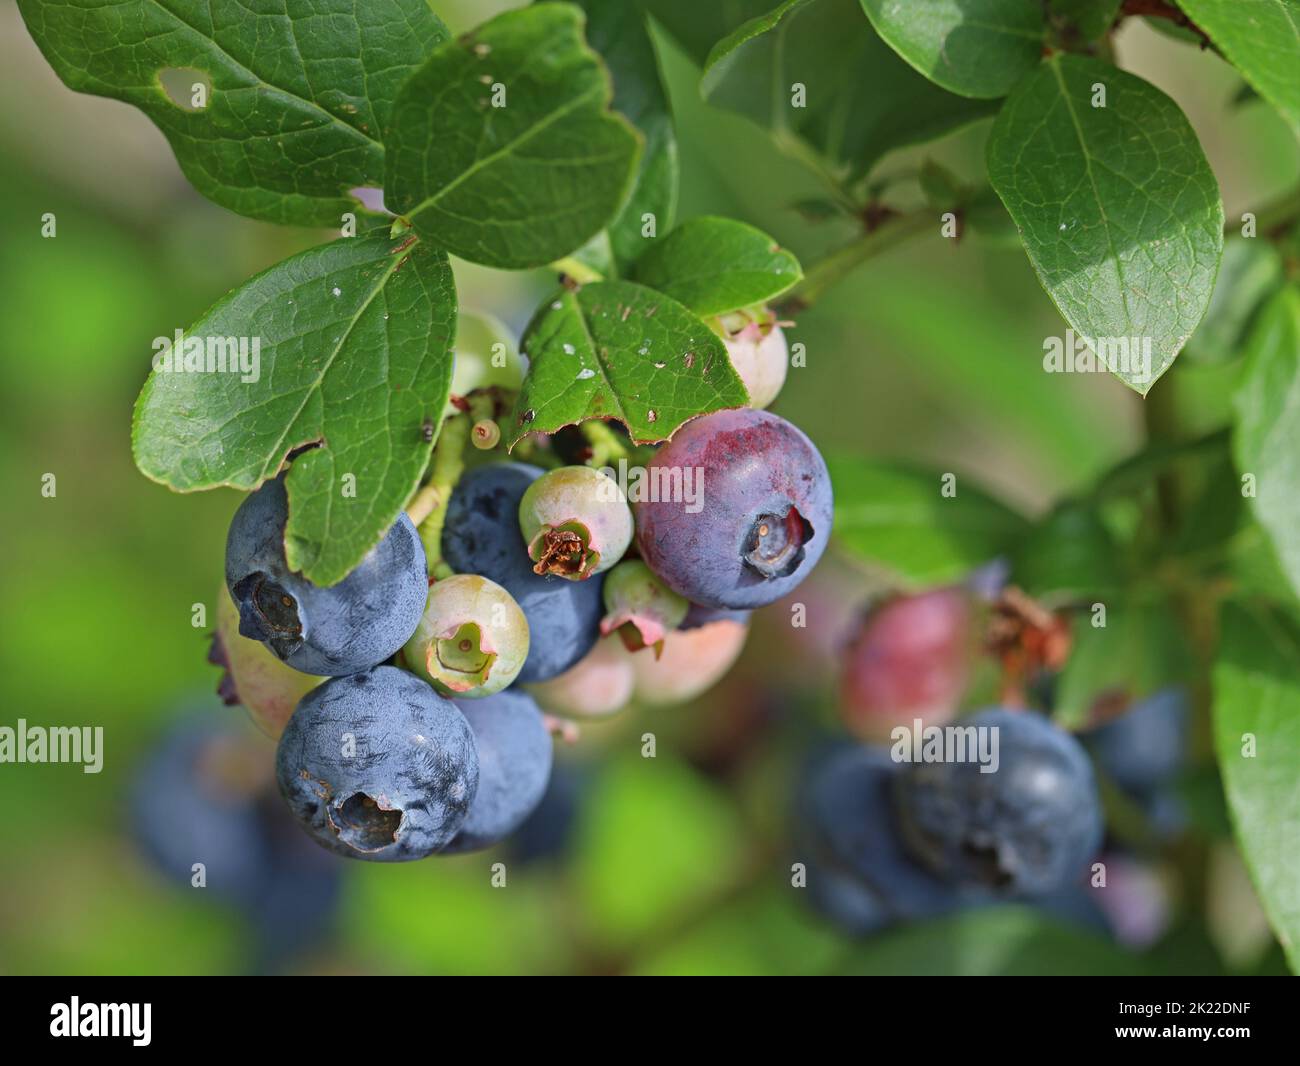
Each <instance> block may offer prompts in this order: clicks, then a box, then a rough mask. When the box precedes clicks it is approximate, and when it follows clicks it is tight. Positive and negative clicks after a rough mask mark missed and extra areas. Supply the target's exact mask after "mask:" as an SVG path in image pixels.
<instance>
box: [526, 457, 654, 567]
mask: <svg viewBox="0 0 1300 1066" xmlns="http://www.w3.org/2000/svg"><path fill="white" fill-rule="evenodd" d="M519 529H520V532H521V533H522V534H523V538H524V541H525V542H526V543H527V545H528V556H529V558H530V559H532V561H533V569H534V570H535V571H536V572H537V573H539V574H555V575H556V576H558V577H563V578H568V579H569V580H571V581H582V580H584V579H586V578H589V577H591V576H592V575H593V574H599V573H603V572H604V571H606V570H608V569H609V568H610V567H612V566H613V565H614V564H615V563H616V562H618V561H619V560H620V559H621V558H623V553H624V552H626V551H627V549H628V545H630V544H631V543H632V529H633V526H632V510H631V508H629V507H628V505H627V500H626V499H625V498H624V496H623V491H622V489H620V488H619V485H618V482H616V481H615V480H614V479H613V478H611V477H609V476H608V475H606V474H603V473H601V472H600V471H599V470H595V469H593V468H592V467H589V466H561V467H558V468H556V469H555V470H548V471H547V472H546V473H545V474H543V475H542V476H541V477H539V478H538V479H537V480H536V481H534V482H533V483H532V484H531V485H529V486H528V488H527V489H525V490H524V495H523V498H522V499H521V500H520V501H519Z"/></svg>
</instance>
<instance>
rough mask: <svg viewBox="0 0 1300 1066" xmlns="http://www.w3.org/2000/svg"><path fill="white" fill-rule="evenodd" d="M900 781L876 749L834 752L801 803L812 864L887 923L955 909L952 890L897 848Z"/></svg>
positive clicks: (886, 757)
mask: <svg viewBox="0 0 1300 1066" xmlns="http://www.w3.org/2000/svg"><path fill="white" fill-rule="evenodd" d="M899 773H900V767H899V765H898V764H897V763H895V762H893V761H892V760H891V759H890V758H889V755H888V753H887V752H885V751H883V750H881V749H879V748H871V747H866V746H857V745H851V746H845V747H841V748H838V749H837V750H835V751H833V752H832V753H830V754H829V755H828V756H826V757H825V758H824V759H822V760H821V761H820V762H819V764H818V765H816V766H814V768H813V770H812V772H811V774H810V776H809V780H808V782H807V783H806V784H805V786H804V789H803V794H802V797H801V801H800V813H801V816H802V817H801V821H802V824H803V828H804V831H805V833H806V834H807V836H808V842H809V845H810V847H811V849H812V851H813V854H812V858H813V860H814V861H816V862H817V865H818V866H820V867H821V868H822V869H823V870H825V869H828V868H829V869H832V870H833V869H838V870H839V871H841V873H842V874H843V875H845V876H849V877H852V878H854V879H856V880H857V881H858V882H859V883H860V884H861V885H862V886H864V887H865V888H866V889H867V890H869V891H870V892H871V893H873V894H874V895H875V897H876V899H877V900H878V903H879V908H880V910H881V911H882V912H883V913H884V915H886V916H887V918H888V920H890V921H897V920H908V919H917V918H926V917H932V916H935V915H939V914H943V913H945V912H946V911H949V910H951V909H953V908H954V907H956V906H957V905H958V903H959V902H960V894H959V892H958V890H957V889H956V888H955V887H954V886H952V885H950V884H947V883H945V882H944V881H942V880H941V879H940V878H938V877H936V876H935V875H934V874H933V873H931V872H930V871H929V870H927V869H925V868H924V867H923V866H922V865H921V864H920V863H918V862H917V861H916V860H915V859H913V858H912V857H911V856H910V855H909V854H908V853H907V851H906V849H905V848H904V845H903V841H902V839H901V837H900V835H899V832H898V825H897V818H896V813H895V809H894V804H893V785H894V782H895V779H896V778H897V777H898V775H899ZM811 883H812V882H811V874H810V877H809V885H810V886H811Z"/></svg>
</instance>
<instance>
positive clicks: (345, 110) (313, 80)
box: [19, 0, 447, 226]
mask: <svg viewBox="0 0 1300 1066" xmlns="http://www.w3.org/2000/svg"><path fill="white" fill-rule="evenodd" d="M19 8H20V10H21V11H22V15H23V19H24V20H25V21H26V23H27V28H28V30H29V31H30V32H31V35H32V37H33V38H34V39H35V40H36V43H37V45H38V46H39V47H40V49H41V51H42V52H43V53H44V55H45V58H46V59H47V60H48V61H49V63H50V65H51V66H52V67H53V68H54V69H55V71H56V72H57V73H58V75H59V77H61V78H62V79H63V81H64V82H65V83H66V84H67V85H68V86H69V87H70V88H73V89H76V90H78V91H79V92H88V93H94V94H95V95H97V96H108V97H112V98H113V99H115V100H123V101H125V102H126V103H128V104H133V105H134V106H136V107H138V108H139V109H140V110H141V111H143V112H144V113H145V114H146V115H148V116H149V118H150V119H151V120H152V121H153V122H154V124H155V125H156V126H157V127H158V128H159V129H160V130H162V132H163V135H164V136H165V137H166V138H167V141H168V143H170V144H171V146H172V151H174V152H175V153H176V160H177V162H178V163H179V164H180V166H181V170H182V171H184V173H185V176H186V178H188V179H189V181H190V182H191V184H193V186H194V187H195V188H196V189H198V191H199V192H201V193H202V194H203V195H204V196H206V197H208V198H209V199H210V200H214V201H215V202H216V203H219V204H221V205H222V206H223V207H228V208H230V210H232V211H237V212H239V213H240V214H241V215H249V216H251V217H252V218H260V219H265V220H267V221H269V222H281V223H290V224H294V225H300V226H339V225H340V224H341V216H342V215H343V214H344V213H345V212H349V211H350V212H356V213H357V214H360V213H361V211H362V210H363V208H362V207H361V205H360V204H359V203H358V201H357V200H356V199H355V198H354V197H353V196H352V195H350V193H349V190H351V189H356V188H365V187H373V186H378V185H381V184H382V183H383V180H384V149H383V144H382V143H381V135H382V132H383V128H384V125H385V124H386V123H387V121H388V116H389V111H390V108H391V107H392V103H393V99H394V97H396V95H397V91H398V89H399V88H400V87H401V85H402V83H403V81H405V80H406V77H407V75H408V74H409V73H410V72H411V71H412V70H414V69H415V68H416V66H417V65H418V64H419V63H420V62H421V61H422V60H423V59H424V57H425V56H426V55H427V54H428V52H429V50H430V49H431V48H432V47H433V46H434V45H436V44H437V43H438V42H439V41H442V40H445V39H446V37H447V31H446V28H445V27H444V26H443V25H442V23H441V22H440V21H439V20H438V19H437V17H436V16H434V15H433V14H432V13H431V12H430V11H429V8H428V6H427V5H426V4H425V2H424V0H367V3H365V4H361V5H358V4H356V3H355V0H312V2H310V3H309V2H306V0H263V2H261V3H259V4H257V5H255V6H254V7H249V6H246V5H233V4H212V3H209V2H207V0H166V2H164V0H82V2H80V3H75V4H70V3H61V2H55V0H21V3H20V4H19ZM195 83H198V84H203V85H205V86H207V89H206V97H207V99H206V102H205V105H204V106H203V107H200V108H195V107H193V106H192V101H193V99H194V98H193V97H192V96H191V86H192V84H195ZM168 89H171V90H172V92H177V93H181V94H183V95H182V96H181V97H180V99H179V101H175V102H174V100H173V98H172V96H170V95H169V92H168Z"/></svg>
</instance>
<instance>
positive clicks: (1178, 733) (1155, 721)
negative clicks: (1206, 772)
mask: <svg viewBox="0 0 1300 1066" xmlns="http://www.w3.org/2000/svg"><path fill="white" fill-rule="evenodd" d="M1189 719H1190V708H1189V707H1188V703H1187V690H1186V689H1184V688H1181V687H1177V686H1171V687H1169V688H1164V689H1161V690H1160V691H1159V692H1157V693H1156V694H1155V695H1153V696H1150V697H1148V698H1147V699H1145V700H1142V701H1141V702H1140V703H1136V704H1134V705H1133V706H1132V707H1129V708H1128V709H1127V710H1125V711H1124V712H1123V713H1122V714H1120V715H1119V716H1118V717H1116V718H1113V719H1111V720H1110V721H1108V722H1105V723H1104V724H1102V725H1100V726H1098V727H1097V728H1096V729H1093V730H1091V731H1089V732H1088V733H1087V734H1085V735H1084V742H1085V743H1086V744H1087V746H1088V749H1089V750H1090V751H1091V752H1092V754H1093V757H1094V758H1095V759H1096V760H1097V764H1098V765H1099V766H1100V767H1101V769H1102V772H1103V773H1105V775H1106V776H1107V777H1109V778H1110V779H1111V780H1112V781H1114V782H1115V784H1117V785H1119V787H1120V788H1122V789H1124V790H1125V791H1126V792H1128V793H1130V794H1133V795H1142V794H1145V793H1149V792H1151V791H1154V790H1155V789H1157V788H1158V787H1159V786H1161V785H1164V784H1167V783H1168V782H1169V781H1171V780H1173V778H1174V777H1176V776H1177V774H1178V772H1179V770H1181V769H1182V767H1183V763H1184V761H1185V760H1186V758H1187V743H1188V728H1189Z"/></svg>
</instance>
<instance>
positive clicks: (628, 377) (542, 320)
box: [510, 281, 748, 447]
mask: <svg viewBox="0 0 1300 1066" xmlns="http://www.w3.org/2000/svg"><path fill="white" fill-rule="evenodd" d="M523 349H524V351H525V352H526V353H527V356H528V360H529V367H528V376H527V377H525V378H524V384H523V388H522V389H521V390H520V392H519V398H518V400H517V401H516V406H515V418H514V422H515V429H514V432H513V434H512V435H511V439H510V446H511V447H514V445H515V444H516V443H518V442H519V441H520V440H521V439H522V438H523V437H524V436H526V435H527V434H529V433H535V432H541V433H554V432H555V431H556V430H557V429H560V428H561V427H563V426H568V425H572V424H574V423H575V422H581V421H584V420H585V419H588V418H617V419H618V420H619V421H621V422H622V423H623V424H624V425H625V426H627V429H628V433H629V434H630V435H631V437H632V439H633V440H634V441H636V442H637V443H638V444H647V443H651V442H653V441H660V440H666V439H667V438H668V437H670V436H672V434H673V431H674V430H676V429H677V427H678V426H680V425H681V424H682V423H683V422H685V421H686V420H687V419H688V418H693V417H694V416H695V415H699V414H705V413H707V412H709V411H719V410H721V409H723V408H725V407H743V406H744V405H745V403H746V402H747V400H748V396H747V395H746V394H745V386H744V385H743V384H741V381H740V378H739V377H737V375H736V372H735V371H734V370H733V369H732V368H731V362H730V360H729V359H728V358H727V350H726V348H724V347H723V345H722V341H720V340H719V339H718V337H717V335H716V334H714V332H713V331H712V330H711V329H709V327H708V326H706V325H705V324H704V323H703V322H701V321H700V320H699V319H698V318H696V317H695V316H694V315H693V314H691V312H690V311H688V310H687V309H686V308H685V307H683V306H682V305H681V304H679V303H678V302H677V301H676V300H674V299H672V298H671V297H668V296H665V295H664V294H663V293H659V292H655V291H654V290H653V289H647V288H645V287H644V286H643V285H637V284H635V283H633V282H630V281H601V282H597V283H595V284H593V285H584V286H583V287H582V288H580V289H578V290H577V291H576V292H569V291H561V292H559V293H557V294H556V296H555V298H554V299H553V300H551V301H550V302H549V303H547V304H545V305H544V306H543V307H542V309H541V310H540V311H539V312H538V313H537V315H536V316H535V317H534V318H533V321H532V322H531V323H529V326H528V329H527V330H526V331H525V333H524V339H523Z"/></svg>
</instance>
